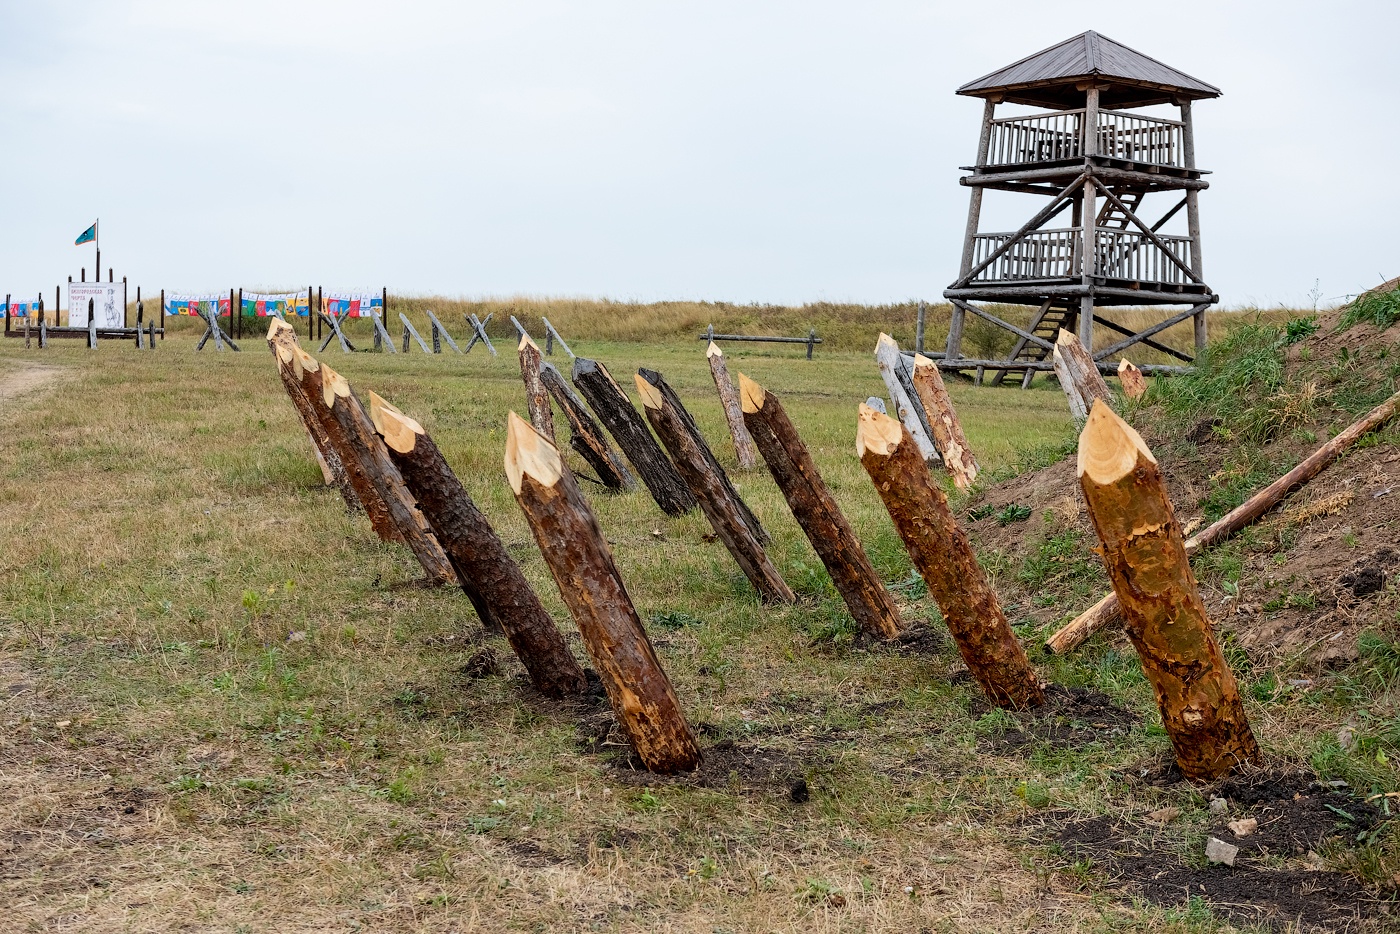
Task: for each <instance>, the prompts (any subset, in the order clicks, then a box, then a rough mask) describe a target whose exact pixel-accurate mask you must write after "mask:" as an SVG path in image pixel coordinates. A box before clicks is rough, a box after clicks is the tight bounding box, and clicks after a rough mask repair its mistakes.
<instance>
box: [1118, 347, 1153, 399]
mask: <svg viewBox="0 0 1400 934" xmlns="http://www.w3.org/2000/svg"><path fill="white" fill-rule="evenodd" d="M1118 381H1119V382H1120V383H1122V384H1123V395H1125V396H1127V397H1128V398H1129V399H1141V398H1142V397H1143V395H1144V394H1145V393H1146V392H1147V380H1146V379H1145V378H1144V377H1143V375H1142V370H1139V369H1138V368H1137V367H1136V366H1134V365H1133V363H1132V361H1131V360H1129V359H1128V358H1127V357H1124V358H1122V360H1121V361H1120V362H1119V364H1118Z"/></svg>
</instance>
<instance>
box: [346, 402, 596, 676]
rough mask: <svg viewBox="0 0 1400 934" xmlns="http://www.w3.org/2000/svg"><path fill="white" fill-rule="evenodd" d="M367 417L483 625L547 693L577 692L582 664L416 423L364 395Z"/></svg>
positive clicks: (435, 448) (518, 568)
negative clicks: (503, 638) (500, 635)
mask: <svg viewBox="0 0 1400 934" xmlns="http://www.w3.org/2000/svg"><path fill="white" fill-rule="evenodd" d="M369 413H370V419H371V420H372V421H373V422H374V427H375V430H376V431H378V432H379V435H380V437H381V438H383V439H384V444H385V446H386V447H387V448H388V449H389V456H390V457H391V458H392V459H393V461H394V463H395V464H396V465H397V466H398V468H399V471H400V472H401V473H402V474H403V479H404V483H405V484H407V486H408V489H409V492H411V493H412V494H413V495H414V496H415V497H416V498H417V499H418V507H419V508H420V509H421V510H422V511H423V515H424V516H425V517H427V520H428V524H429V525H430V526H431V527H432V530H433V534H434V535H436V536H437V540H438V541H439V542H441V543H442V547H443V550H444V551H446V552H447V557H448V559H449V560H450V561H451V562H452V566H453V567H454V568H455V569H456V571H457V579H458V582H459V583H461V585H462V590H463V591H465V592H466V594H467V597H468V598H469V599H470V600H471V602H472V606H474V607H476V614H477V616H479V617H481V621H482V622H483V623H484V624H486V627H487V628H488V629H499V630H501V631H503V632H504V633H505V635H506V639H507V641H509V642H510V647H511V648H512V649H513V650H514V651H515V654H516V655H517V656H518V657H519V658H520V661H521V663H522V664H523V665H524V666H525V670H526V671H527V672H529V674H530V681H531V683H532V684H534V686H535V687H536V689H538V690H539V692H540V693H541V694H544V695H545V696H547V697H563V696H565V695H568V694H581V693H583V692H584V691H585V690H586V689H587V687H588V681H587V679H586V678H584V675H583V669H582V668H580V667H579V664H578V662H577V661H575V660H574V657H573V655H572V654H570V652H569V648H568V646H567V645H565V644H564V637H563V635H562V634H561V633H560V632H559V627H557V626H555V625H554V620H553V619H551V618H550V615H549V613H548V612H547V611H546V610H545V608H544V605H543V604H542V603H540V598H539V597H538V596H536V595H535V592H534V591H533V590H531V589H530V585H529V584H528V583H527V582H526V580H525V575H524V574H523V573H522V572H521V570H520V565H518V564H516V563H515V560H514V559H513V558H511V556H510V554H509V552H507V551H506V546H505V544H504V543H503V542H502V541H501V539H500V536H498V535H497V534H496V530H495V529H493V528H492V527H491V523H490V522H488V521H487V520H486V516H484V515H482V513H481V510H480V509H477V508H476V503H474V502H472V499H471V497H470V496H468V495H467V491H466V489H465V488H463V486H462V483H461V481H460V480H458V479H457V475H456V474H454V473H453V472H452V468H450V467H448V466H447V461H446V460H445V459H444V458H443V456H442V452H441V451H440V450H438V446H437V445H436V444H434V443H433V439H432V437H431V436H430V435H429V434H428V432H427V431H425V430H424V429H423V426H422V425H420V424H418V422H417V421H415V420H414V419H412V418H409V417H408V416H407V415H404V414H403V413H402V412H400V411H399V410H398V409H396V408H394V406H392V405H390V404H389V403H388V402H385V401H384V399H382V398H381V397H379V396H377V395H375V394H374V393H370V394H369Z"/></svg>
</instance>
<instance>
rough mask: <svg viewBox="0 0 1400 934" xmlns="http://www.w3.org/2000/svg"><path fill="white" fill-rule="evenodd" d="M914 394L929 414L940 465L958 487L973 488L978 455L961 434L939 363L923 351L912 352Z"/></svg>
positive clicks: (960, 426) (975, 479)
mask: <svg viewBox="0 0 1400 934" xmlns="http://www.w3.org/2000/svg"><path fill="white" fill-rule="evenodd" d="M913 379H914V394H915V395H916V396H918V399H919V403H920V404H921V405H923V407H924V413H925V414H926V415H927V416H928V425H929V430H930V432H932V434H933V446H934V447H936V448H938V453H939V454H940V455H941V456H942V457H943V466H944V467H946V468H948V473H949V474H950V475H951V476H952V478H953V483H954V484H955V485H956V486H957V488H958V489H960V490H968V489H971V488H972V484H973V483H975V482H976V481H977V458H975V457H973V456H972V448H970V447H968V444H967V438H966V437H965V436H964V435H963V430H962V422H960V421H958V413H957V412H956V411H955V410H954V409H953V400H952V399H951V398H950V397H949V395H948V387H947V386H945V385H944V384H943V375H942V374H941V373H939V372H938V364H936V363H934V362H933V361H932V360H930V359H929V358H928V357H925V356H924V355H923V354H916V355H915V356H914V374H913Z"/></svg>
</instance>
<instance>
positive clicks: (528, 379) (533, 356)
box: [512, 319, 558, 444]
mask: <svg viewBox="0 0 1400 934" xmlns="http://www.w3.org/2000/svg"><path fill="white" fill-rule="evenodd" d="M512 320H513V319H512ZM519 352H520V378H521V379H522V380H524V381H525V407H526V408H528V409H529V410H530V424H532V425H534V426H535V430H536V431H538V432H539V433H540V434H542V435H544V436H545V437H546V438H548V439H549V443H550V444H557V443H558V442H556V441H555V440H554V413H553V412H552V411H550V408H549V390H547V389H546V388H545V385H544V380H543V379H541V378H540V364H541V363H542V362H543V361H544V357H543V356H542V355H541V354H540V348H539V345H538V344H536V343H535V342H534V341H532V340H530V335H529V334H526V333H525V332H524V331H523V330H522V331H521V332H520V347H519Z"/></svg>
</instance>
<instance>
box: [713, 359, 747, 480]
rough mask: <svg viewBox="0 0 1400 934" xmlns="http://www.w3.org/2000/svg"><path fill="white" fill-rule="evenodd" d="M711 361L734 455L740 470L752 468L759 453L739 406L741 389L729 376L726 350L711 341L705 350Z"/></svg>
mask: <svg viewBox="0 0 1400 934" xmlns="http://www.w3.org/2000/svg"><path fill="white" fill-rule="evenodd" d="M705 356H706V357H707V358H708V359H709V361H710V376H712V377H713V378H714V381H715V389H716V390H717V391H718V392H719V404H720V405H721V406H722V407H723V408H724V420H725V422H727V423H728V425H729V434H730V437H732V438H733V439H734V456H735V457H737V458H738V459H739V469H740V470H752V469H753V468H754V467H755V465H757V464H758V454H757V453H756V452H755V451H754V449H753V438H750V437H749V430H748V429H747V428H745V427H744V412H743V410H742V409H741V408H740V406H739V390H737V389H735V388H734V380H732V379H730V377H729V365H728V364H727V363H725V360H724V351H723V350H720V349H719V344H716V343H715V342H714V341H710V346H709V347H708V348H706V350H705Z"/></svg>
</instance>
